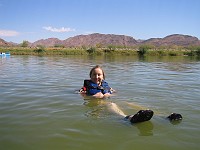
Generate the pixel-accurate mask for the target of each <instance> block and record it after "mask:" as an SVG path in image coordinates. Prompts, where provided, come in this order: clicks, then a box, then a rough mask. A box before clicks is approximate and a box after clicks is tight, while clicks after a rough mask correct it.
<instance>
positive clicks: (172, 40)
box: [142, 34, 200, 46]
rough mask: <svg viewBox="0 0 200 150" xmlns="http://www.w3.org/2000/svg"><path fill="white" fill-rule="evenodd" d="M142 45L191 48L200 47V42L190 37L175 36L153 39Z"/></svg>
mask: <svg viewBox="0 0 200 150" xmlns="http://www.w3.org/2000/svg"><path fill="white" fill-rule="evenodd" d="M142 44H150V45H155V46H171V45H177V46H189V45H200V40H199V39H198V38H196V37H193V36H189V35H181V34H173V35H169V36H166V37H165V38H151V39H149V40H145V41H143V42H142Z"/></svg>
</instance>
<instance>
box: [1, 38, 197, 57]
mask: <svg viewBox="0 0 200 150" xmlns="http://www.w3.org/2000/svg"><path fill="white" fill-rule="evenodd" d="M27 44H28V43H27V41H23V43H22V44H21V46H20V47H0V51H2V52H7V51H9V52H10V53H11V55H135V56H137V55H138V56H192V57H196V56H198V57H200V46H188V47H180V46H179V47H178V46H171V47H165V46H162V47H155V46H152V45H140V46H135V47H124V46H115V45H108V46H107V47H102V45H100V44H97V45H96V46H94V47H86V46H82V47H74V48H65V47H64V46H62V45H56V46H55V47H49V48H45V47H43V46H38V47H33V48H30V47H28V45H27Z"/></svg>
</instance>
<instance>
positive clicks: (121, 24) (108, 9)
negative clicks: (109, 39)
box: [0, 0, 200, 43]
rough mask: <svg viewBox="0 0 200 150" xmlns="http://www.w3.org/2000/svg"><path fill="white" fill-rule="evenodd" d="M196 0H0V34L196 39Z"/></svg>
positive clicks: (14, 37)
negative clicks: (187, 37)
mask: <svg viewBox="0 0 200 150" xmlns="http://www.w3.org/2000/svg"><path fill="white" fill-rule="evenodd" d="M199 8H200V0H0V38H2V39H4V40H6V41H8V42H10V41H12V42H16V43H22V41H23V40H28V41H30V42H35V41H37V40H39V39H47V38H52V37H53V38H58V39H60V40H64V39H67V38H69V37H73V36H76V35H80V34H91V33H103V34H120V35H128V36H132V37H133V38H135V39H149V38H156V37H158V38H163V37H165V36H167V35H171V34H184V35H191V36H195V37H197V38H198V39H200V11H199Z"/></svg>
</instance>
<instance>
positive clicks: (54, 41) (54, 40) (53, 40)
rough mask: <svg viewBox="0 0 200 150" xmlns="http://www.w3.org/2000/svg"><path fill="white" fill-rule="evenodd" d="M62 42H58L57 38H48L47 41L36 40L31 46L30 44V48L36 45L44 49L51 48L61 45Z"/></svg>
mask: <svg viewBox="0 0 200 150" xmlns="http://www.w3.org/2000/svg"><path fill="white" fill-rule="evenodd" d="M62 43H63V41H62V40H59V39H57V38H48V39H41V40H38V41H36V42H34V43H32V44H30V46H38V45H43V46H45V47H53V46H55V45H62Z"/></svg>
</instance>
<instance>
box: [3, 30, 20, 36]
mask: <svg viewBox="0 0 200 150" xmlns="http://www.w3.org/2000/svg"><path fill="white" fill-rule="evenodd" d="M17 35H19V32H17V31H12V30H0V36H17Z"/></svg>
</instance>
